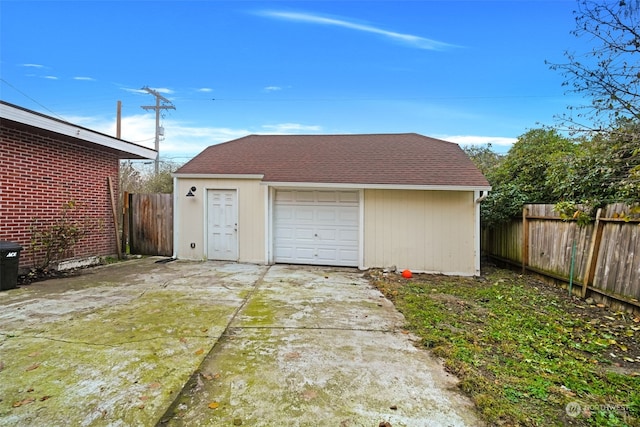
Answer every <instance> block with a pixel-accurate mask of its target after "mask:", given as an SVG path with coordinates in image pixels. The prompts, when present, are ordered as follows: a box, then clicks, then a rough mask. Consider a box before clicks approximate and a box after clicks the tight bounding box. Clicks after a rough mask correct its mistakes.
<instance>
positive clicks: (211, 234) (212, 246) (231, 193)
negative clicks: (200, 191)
mask: <svg viewBox="0 0 640 427" xmlns="http://www.w3.org/2000/svg"><path fill="white" fill-rule="evenodd" d="M207 203H208V214H207V215H208V219H207V221H208V224H207V225H208V227H207V249H208V252H207V257H208V258H209V259H215V260H224V261H237V260H238V209H237V195H236V191H235V190H208V191H207Z"/></svg>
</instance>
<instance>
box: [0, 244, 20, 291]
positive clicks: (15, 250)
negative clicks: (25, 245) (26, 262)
mask: <svg viewBox="0 0 640 427" xmlns="http://www.w3.org/2000/svg"><path fill="white" fill-rule="evenodd" d="M20 251H22V246H20V245H18V244H16V243H13V242H7V241H6V240H0V291H4V290H7V289H15V288H16V287H18V264H19V263H20Z"/></svg>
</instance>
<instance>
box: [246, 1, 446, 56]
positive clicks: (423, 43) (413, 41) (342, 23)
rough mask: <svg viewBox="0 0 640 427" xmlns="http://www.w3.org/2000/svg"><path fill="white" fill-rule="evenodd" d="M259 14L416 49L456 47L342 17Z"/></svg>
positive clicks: (275, 12) (271, 12) (288, 13)
mask: <svg viewBox="0 0 640 427" xmlns="http://www.w3.org/2000/svg"><path fill="white" fill-rule="evenodd" d="M259 14H260V15H263V16H267V17H271V18H276V19H283V20H288V21H296V22H306V23H310V24H319V25H331V26H335V27H343V28H348V29H351V30H356V31H362V32H366V33H373V34H378V35H381V36H384V37H387V38H389V39H392V40H395V41H399V42H401V43H405V44H408V45H411V46H414V47H416V48H418V49H426V50H445V49H449V48H453V47H457V46H455V45H453V44H449V43H444V42H440V41H437V40H433V39H428V38H425V37H420V36H415V35H413V34H404V33H397V32H395V31H388V30H384V29H381V28H378V27H374V26H371V25H364V24H358V23H355V22H349V21H347V20H344V19H336V18H327V17H324V16H320V15H314V14H310V13H300V12H278V11H263V12H260V13H259Z"/></svg>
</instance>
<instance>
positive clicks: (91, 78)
mask: <svg viewBox="0 0 640 427" xmlns="http://www.w3.org/2000/svg"><path fill="white" fill-rule="evenodd" d="M73 80H82V81H87V82H95V81H96V79H94V78H93V77H80V76H79V77H74V78H73Z"/></svg>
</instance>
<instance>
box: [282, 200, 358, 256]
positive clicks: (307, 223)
mask: <svg viewBox="0 0 640 427" xmlns="http://www.w3.org/2000/svg"><path fill="white" fill-rule="evenodd" d="M359 200H360V198H359V193H358V192H357V191H296V190H286V191H277V192H276V196H275V203H274V258H275V261H276V262H286V263H304V264H319V265H342V266H357V265H358V259H359V257H358V250H359V218H360V211H359V207H358V202H359Z"/></svg>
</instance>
